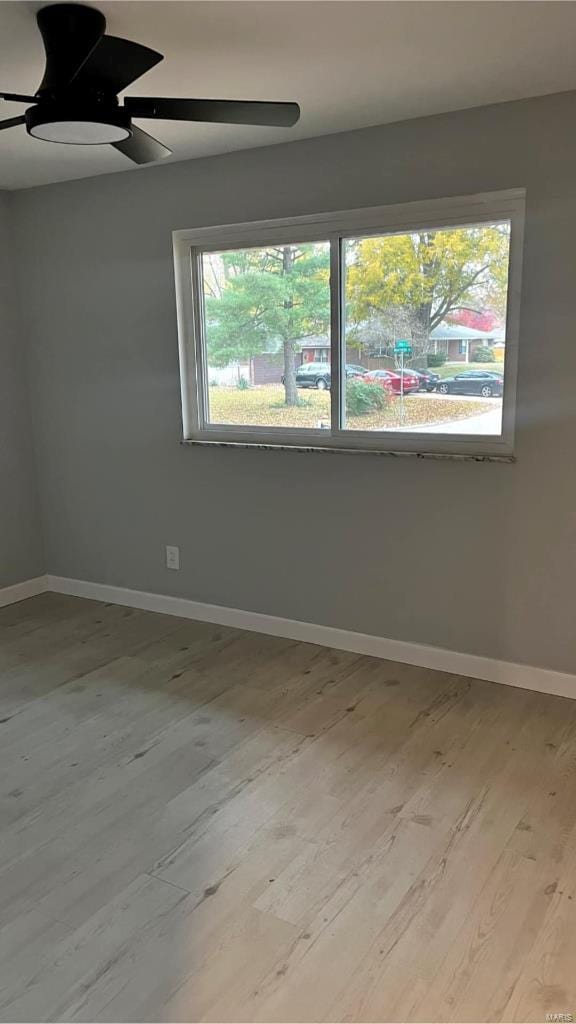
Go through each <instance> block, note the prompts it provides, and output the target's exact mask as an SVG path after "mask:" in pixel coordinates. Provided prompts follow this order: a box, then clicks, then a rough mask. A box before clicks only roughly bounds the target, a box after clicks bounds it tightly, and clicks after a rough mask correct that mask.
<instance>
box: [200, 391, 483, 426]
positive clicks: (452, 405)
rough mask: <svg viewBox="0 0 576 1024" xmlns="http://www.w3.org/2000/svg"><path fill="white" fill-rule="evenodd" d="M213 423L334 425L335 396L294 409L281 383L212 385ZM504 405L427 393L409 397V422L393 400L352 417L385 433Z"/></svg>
mask: <svg viewBox="0 0 576 1024" xmlns="http://www.w3.org/2000/svg"><path fill="white" fill-rule="evenodd" d="M209 393H210V422H211V423H234V424H241V425H244V426H268V427H309V428H310V427H319V426H321V425H322V423H329V422H330V392H329V391H316V390H313V389H310V390H301V391H299V393H298V395H299V398H300V404H299V405H298V406H296V407H292V408H289V407H288V406H286V405H284V388H283V387H282V385H281V384H266V385H262V386H259V387H253V388H248V389H247V390H245V391H242V390H240V389H239V388H234V387H211V388H209ZM497 405H498V403H497V402H487V401H486V399H478V400H477V401H471V400H470V399H469V398H468V399H466V400H465V401H462V402H460V401H457V400H455V399H454V398H450V399H441V398H438V397H436V396H435V397H433V398H432V397H428V396H426V395H423V394H419V395H408V396H407V397H406V399H405V400H404V419H403V420H402V419H401V402H400V399H399V398H392V399H391V400H390V402H389V405H388V407H387V408H386V409H381V410H379V411H378V412H375V413H372V414H370V415H368V416H349V417H348V426H349V427H350V429H351V430H385V429H394V428H396V427H400V426H404V427H414V428H417V427H418V426H421V427H422V426H428V425H430V424H434V423H448V422H453V421H454V420H461V419H467V418H468V417H470V416H477V415H478V414H479V413H483V412H488V411H489V409H493V408H495V407H496V406H497Z"/></svg>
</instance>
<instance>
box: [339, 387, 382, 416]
mask: <svg viewBox="0 0 576 1024" xmlns="http://www.w3.org/2000/svg"><path fill="white" fill-rule="evenodd" d="M387 402H388V395H387V394H386V392H385V391H384V390H383V389H382V388H381V387H380V385H379V384H369V383H368V382H367V381H364V380H357V379H356V378H352V380H349V381H347V382H346V411H347V412H348V414H349V415H350V416H366V415H367V414H368V413H370V412H375V411H376V410H377V409H384V408H385V407H386V405H387Z"/></svg>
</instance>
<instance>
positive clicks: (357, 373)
mask: <svg viewBox="0 0 576 1024" xmlns="http://www.w3.org/2000/svg"><path fill="white" fill-rule="evenodd" d="M365 373H366V370H365V369H364V367H363V366H354V365H353V364H352V363H347V364H346V376H347V377H362V376H363V375H364V374H365ZM282 383H284V374H282ZM296 387H297V388H318V390H319V391H326V389H327V388H329V387H330V363H302V365H301V366H299V367H298V369H297V370H296Z"/></svg>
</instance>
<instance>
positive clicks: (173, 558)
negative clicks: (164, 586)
mask: <svg viewBox="0 0 576 1024" xmlns="http://www.w3.org/2000/svg"><path fill="white" fill-rule="evenodd" d="M166 568H167V569H179V568H180V548H177V547H172V546H171V545H170V544H167V545H166Z"/></svg>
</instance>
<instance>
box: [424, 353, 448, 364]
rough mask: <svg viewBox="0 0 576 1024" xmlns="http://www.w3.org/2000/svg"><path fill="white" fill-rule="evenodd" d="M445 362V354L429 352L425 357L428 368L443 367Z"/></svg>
mask: <svg viewBox="0 0 576 1024" xmlns="http://www.w3.org/2000/svg"><path fill="white" fill-rule="evenodd" d="M445 362H446V353H445V352H429V353H428V355H427V356H426V363H427V365H428V366H444V363H445Z"/></svg>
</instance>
